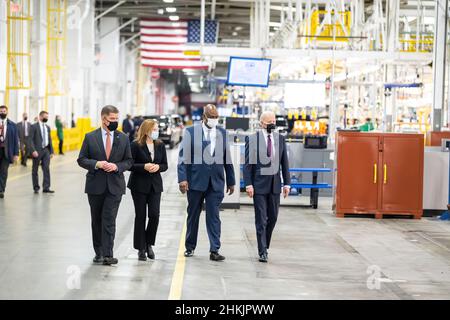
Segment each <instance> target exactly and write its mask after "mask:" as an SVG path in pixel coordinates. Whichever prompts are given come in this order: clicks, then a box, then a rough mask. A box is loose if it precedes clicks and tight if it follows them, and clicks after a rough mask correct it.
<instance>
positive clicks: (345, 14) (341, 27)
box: [307, 10, 351, 42]
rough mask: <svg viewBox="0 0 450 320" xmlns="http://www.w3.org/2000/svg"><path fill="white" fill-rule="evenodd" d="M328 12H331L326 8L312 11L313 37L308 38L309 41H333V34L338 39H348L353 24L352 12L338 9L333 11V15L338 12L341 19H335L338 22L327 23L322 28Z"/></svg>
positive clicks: (342, 40)
mask: <svg viewBox="0 0 450 320" xmlns="http://www.w3.org/2000/svg"><path fill="white" fill-rule="evenodd" d="M327 14H330V12H328V11H326V10H316V11H314V12H313V13H312V15H311V22H310V23H311V29H310V32H311V37H309V38H307V41H308V42H311V41H333V34H334V38H335V40H336V41H341V42H345V41H348V36H349V35H350V26H351V12H350V11H338V12H337V13H336V12H334V11H332V12H331V15H334V14H338V15H339V18H340V19H333V20H335V21H336V23H334V24H332V23H325V24H323V26H322V29H320V28H321V24H322V22H323V20H324V18H325V15H327ZM339 20H340V21H339ZM341 22H342V23H341Z"/></svg>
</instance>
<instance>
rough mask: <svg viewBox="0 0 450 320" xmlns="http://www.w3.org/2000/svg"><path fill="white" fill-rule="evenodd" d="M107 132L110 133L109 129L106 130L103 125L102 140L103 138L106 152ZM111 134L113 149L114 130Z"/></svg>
mask: <svg viewBox="0 0 450 320" xmlns="http://www.w3.org/2000/svg"><path fill="white" fill-rule="evenodd" d="M107 133H108V131H106V130H105V129H103V127H102V140H103V148H105V152H106V134H107ZM109 134H110V135H111V150H112V145H113V142H114V131H110V132H109Z"/></svg>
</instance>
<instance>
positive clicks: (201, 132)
mask: <svg viewBox="0 0 450 320" xmlns="http://www.w3.org/2000/svg"><path fill="white" fill-rule="evenodd" d="M218 118H219V114H218V112H217V109H216V107H215V106H214V105H207V106H205V107H204V110H203V119H202V124H200V125H194V126H192V127H189V128H187V129H186V132H185V134H184V137H183V141H182V145H181V148H180V153H179V159H178V183H179V188H180V191H181V192H182V193H185V192H187V198H188V208H187V211H188V217H187V232H186V242H185V246H186V251H185V253H184V255H185V256H186V257H191V256H192V255H193V254H194V250H195V247H196V245H197V235H198V223H199V218H200V212H201V210H202V205H203V202H204V201H205V209H206V228H207V231H208V237H209V243H210V259H211V260H213V261H221V260H224V259H225V257H224V256H222V255H221V254H219V249H220V231H221V222H220V217H219V206H220V204H221V203H222V200H223V197H224V189H225V177H224V171H225V174H226V184H227V192H228V193H229V194H232V193H233V192H234V185H235V178H234V169H233V164H232V161H231V156H230V148H229V144H228V141H227V135H226V131H225V130H224V129H223V128H219V127H217V123H218Z"/></svg>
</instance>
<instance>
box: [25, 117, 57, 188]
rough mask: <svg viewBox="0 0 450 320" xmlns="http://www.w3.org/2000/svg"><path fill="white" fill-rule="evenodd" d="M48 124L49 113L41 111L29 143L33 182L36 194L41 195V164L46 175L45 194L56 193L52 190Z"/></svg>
mask: <svg viewBox="0 0 450 320" xmlns="http://www.w3.org/2000/svg"><path fill="white" fill-rule="evenodd" d="M47 122H48V112H47V111H41V112H40V113H39V121H38V122H36V123H35V124H33V125H32V126H31V128H30V138H29V139H28V143H29V146H30V152H31V156H32V157H33V169H32V181H33V189H34V193H39V189H40V187H39V176H38V168H39V164H41V166H42V172H43V174H44V181H43V185H42V186H43V192H44V193H54V192H55V191H53V190H50V159H51V158H52V157H53V144H52V136H51V134H50V127H49V126H48V125H47V124H46V123H47Z"/></svg>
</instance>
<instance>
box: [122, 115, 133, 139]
mask: <svg viewBox="0 0 450 320" xmlns="http://www.w3.org/2000/svg"><path fill="white" fill-rule="evenodd" d="M134 128H135V125H134V121H133V125H131V124H130V121H128V119H125V120H123V122H122V131H123V132H125V133H128V134H129V135H130V136H133V135H134V131H135V130H134Z"/></svg>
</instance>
